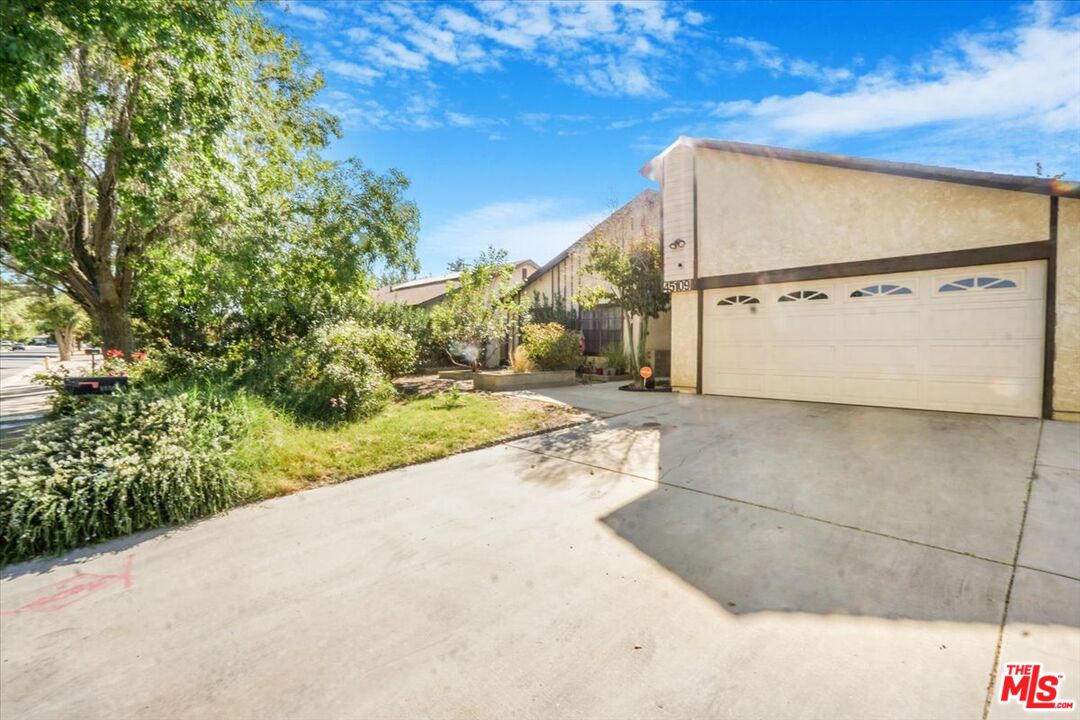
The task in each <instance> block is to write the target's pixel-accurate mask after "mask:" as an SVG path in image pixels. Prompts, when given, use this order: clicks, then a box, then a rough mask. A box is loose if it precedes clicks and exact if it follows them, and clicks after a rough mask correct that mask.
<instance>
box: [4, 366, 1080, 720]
mask: <svg viewBox="0 0 1080 720" xmlns="http://www.w3.org/2000/svg"><path fill="white" fill-rule="evenodd" d="M545 395H547V396H548V397H549V398H551V399H555V400H562V401H566V402H570V403H572V404H576V405H578V406H583V407H587V408H591V409H594V410H597V411H600V412H603V413H607V414H610V417H608V418H607V419H604V420H600V421H597V422H594V423H590V424H588V425H585V426H581V427H578V428H573V429H569V430H564V431H559V432H555V433H550V434H548V435H544V436H538V437H535V438H531V439H528V440H522V441H518V442H513V443H510V444H508V445H502V446H498V447H493V448H489V449H486V450H480V451H477V452H472V453H466V454H463V455H459V456H456V457H453V458H448V459H446V460H442V461H439V462H434V463H430V464H427V465H420V466H415V467H412V468H407V469H404V470H400V471H395V472H390V473H385V474H382V475H378V476H374V477H370V478H367V479H363V480H358V481H354V482H350V483H344V484H342V485H338V486H334V487H328V488H322V489H318V490H313V491H309V492H304V493H299V494H296V495H293V496H290V497H286V498H280V499H277V500H274V501H270V502H265V503H261V504H259V505H255V506H250V507H246V508H243V509H240V510H237V511H235V512H232V513H230V514H229V515H227V516H224V517H218V518H213V519H210V520H206V521H204V522H201V523H197V524H194V525H191V526H188V527H184V528H180V529H175V530H172V531H169V532H165V533H159V534H144V535H142V536H138V537H135V538H131V539H128V540H126V541H121V542H116V543H113V544H111V545H105V546H99V547H97V548H94V552H92V553H89V552H87V553H81V554H79V553H77V554H75V555H73V556H69V557H66V558H61V559H60V560H59V561H53V562H44V563H36V564H28V565H22V566H14V567H11V568H8V569H7V570H5V571H4V573H3V577H2V580H0V610H2V612H3V613H4V614H3V615H2V616H0V631H2V632H0V680H2V682H0V716H3V717H4V718H5V719H11V718H50V719H52V718H68V717H71V718H74V717H78V718H80V720H84V719H85V718H95V717H138V718H187V717H208V716H219V717H230V718H247V717H251V718H254V717H298V718H336V717H341V718H361V717H362V718H402V717H437V718H443V717H445V718H453V717H490V718H496V717H497V718H503V717H525V718H552V717H568V718H620V719H621V718H638V717H650V718H651V717H657V718H666V717H672V718H701V717H718V718H726V717H732V718H796V717H797V718H808V717H810V718H813V717H819V718H830V719H835V718H860V719H862V718H877V717H890V718H935V717H941V718H983V717H986V714H987V713H988V714H989V717H991V718H998V717H1007V716H1021V715H1024V716H1026V717H1031V716H1032V715H1031V714H1030V713H1025V712H1024V711H1023V710H1022V709H1021V708H1020V707H1019V706H1018V705H1017V704H1016V703H1012V704H1010V705H1001V704H999V703H997V702H996V701H993V700H992V699H991V697H990V695H989V694H988V687H989V685H990V683H991V678H992V676H993V674H994V673H995V671H996V668H997V667H999V666H1002V665H1004V664H1005V663H1017V662H1041V663H1043V664H1044V671H1043V672H1044V673H1063V674H1064V675H1065V676H1066V677H1065V680H1064V684H1063V686H1062V691H1061V693H1060V696H1059V699H1071V700H1074V701H1078V700H1080V683H1078V682H1077V681H1078V679H1080V579H1078V578H1080V563H1078V559H1080V541H1078V538H1080V532H1078V531H1077V530H1076V527H1077V524H1078V523H1077V522H1076V521H1077V519H1078V517H1080V426H1078V425H1066V424H1062V423H1049V422H1045V423H1044V422H1039V421H1033V420H1018V419H1011V418H997V417H982V416H973V415H951V414H941V413H929V412H911V411H902V410H885V409H875V408H860V407H843V406H831V405H817V404H808V403H787V402H780V401H756V400H746V399H734V398H710V397H693V396H678V395H658V394H653V395H637V394H629V393H620V392H618V391H617V390H615V388H614V387H613V386H598V387H590V388H580V387H576V388H567V389H560V390H552V391H550V392H546V393H545ZM75 573H90V574H92V575H81V576H78V577H76V578H73V575H74V574H75ZM73 587H78V590H73V589H72V588H73ZM998 682H1000V677H999V678H998ZM1076 712H1077V711H1075V710H1074V711H1073V712H1072V713H1055V714H1054V715H1055V717H1070V716H1072V717H1076V716H1077V714H1076Z"/></svg>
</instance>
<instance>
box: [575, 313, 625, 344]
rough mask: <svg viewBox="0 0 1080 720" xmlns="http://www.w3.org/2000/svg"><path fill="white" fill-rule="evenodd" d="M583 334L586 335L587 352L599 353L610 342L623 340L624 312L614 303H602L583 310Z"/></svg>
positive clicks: (620, 342)
mask: <svg viewBox="0 0 1080 720" xmlns="http://www.w3.org/2000/svg"><path fill="white" fill-rule="evenodd" d="M581 334H582V335H583V336H584V337H585V353H586V354H587V355H599V354H600V351H601V348H603V347H604V346H605V345H607V344H608V343H619V344H620V345H621V344H622V341H623V322H622V312H620V311H619V308H617V307H615V306H614V305H601V306H600V307H597V308H593V309H592V310H583V311H582V312H581Z"/></svg>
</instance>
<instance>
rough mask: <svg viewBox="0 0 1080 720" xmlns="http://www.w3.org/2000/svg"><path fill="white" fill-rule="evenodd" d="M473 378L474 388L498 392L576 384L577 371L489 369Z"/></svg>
mask: <svg viewBox="0 0 1080 720" xmlns="http://www.w3.org/2000/svg"><path fill="white" fill-rule="evenodd" d="M472 379H473V389H474V390H487V391H490V392H496V391H500V390H529V389H532V388H540V387H557V386H559V385H576V384H577V373H575V372H574V371H573V370H536V371H534V372H521V373H519V372H514V371H512V370H487V371H483V372H478V373H475V374H474V375H473V378H472Z"/></svg>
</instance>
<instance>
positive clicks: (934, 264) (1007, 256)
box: [694, 198, 1057, 323]
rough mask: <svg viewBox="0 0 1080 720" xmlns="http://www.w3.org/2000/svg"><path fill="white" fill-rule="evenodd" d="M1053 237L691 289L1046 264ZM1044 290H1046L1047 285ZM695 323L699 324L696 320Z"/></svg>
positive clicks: (754, 275)
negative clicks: (981, 266)
mask: <svg viewBox="0 0 1080 720" xmlns="http://www.w3.org/2000/svg"><path fill="white" fill-rule="evenodd" d="M1050 200H1051V205H1052V207H1053V208H1054V210H1052V211H1051V212H1052V214H1053V218H1054V220H1053V222H1054V227H1055V228H1056V222H1057V220H1056V218H1057V212H1056V208H1057V198H1050ZM1056 235H1057V231H1056V229H1055V230H1054V234H1053V235H1052V236H1051V239H1050V240H1040V241H1038V242H1027V243H1016V244H1012V245H995V246H993V247H983V248H973V249H970V250H949V251H946V252H937V253H924V254H921V255H902V256H899V257H890V258H877V259H874V260H854V261H851V262H841V263H829V264H826V265H806V266H803V267H793V268H782V269H780V270H763V271H761V272H749V273H734V274H731V275H710V276H708V277H703V278H698V277H697V272H696V271H695V273H694V276H695V278H696V279H695V281H694V287H695V289H697V290H712V289H715V288H725V287H739V286H741V285H766V284H769V283H778V282H797V281H800V280H824V279H827V278H836V277H854V276H856V275H884V274H886V273H897V272H913V271H917V270H935V269H938V268H949V267H965V266H967V265H993V264H997V263H1008V262H1023V261H1025V260H1050V259H1051V258H1052V257H1053V254H1054V248H1055V246H1056ZM696 252H697V249H696V244H695V253H696ZM1047 287H1048V289H1049V287H1050V286H1049V284H1048V285H1047ZM698 322H699V323H700V322H701V318H700V317H699V318H698Z"/></svg>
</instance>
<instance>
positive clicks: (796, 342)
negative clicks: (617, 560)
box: [642, 137, 1080, 420]
mask: <svg viewBox="0 0 1080 720" xmlns="http://www.w3.org/2000/svg"><path fill="white" fill-rule="evenodd" d="M642 174H644V175H645V176H646V177H648V178H650V179H652V180H655V181H657V182H659V183H660V187H661V191H660V192H661V215H662V222H661V238H660V241H661V245H662V249H663V254H664V278H665V281H666V283H667V285H668V287H669V288H670V289H671V291H672V310H671V327H672V330H671V340H672V347H671V362H672V384H673V385H674V386H675V387H676V388H677V389H678V390H681V391H685V392H696V393H706V394H716V395H740V396H750V397H762V398H782V399H791V400H813V401H823V402H834V403H849V404H860V405H879V406H889V407H903V408H923V409H931V410H951V411H960V412H972V413H990V414H1002V415H1017V416H1027V417H1040V416H1041V417H1054V418H1059V419H1074V420H1075V419H1080V187H1078V185H1077V184H1076V183H1069V182H1063V181H1060V180H1051V179H1048V178H1040V177H1025V176H1014V175H1001V174H995V173H985V172H973V171H967V170H955V169H949V168H941V167H930V166H924V165H912V164H907V163H897V162H888V161H883V160H870V159H863V158H855V157H846V156H840V155H830V154H825V153H817V152H805V151H799V150H788V149H783V148H774V147H767V146H762V145H750V144H744V143H736V142H727V141H720V140H707V139H697V138H688V137H680V138H679V139H678V140H677V141H675V142H674V143H673V144H672V145H671V146H670V147H668V148H667V149H666V150H664V151H663V152H662V153H661V154H660V155H658V156H657V157H656V158H654V159H653V160H652V161H650V162H649V163H648V164H647V165H646V166H645V167H644V168H643V169H642Z"/></svg>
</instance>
